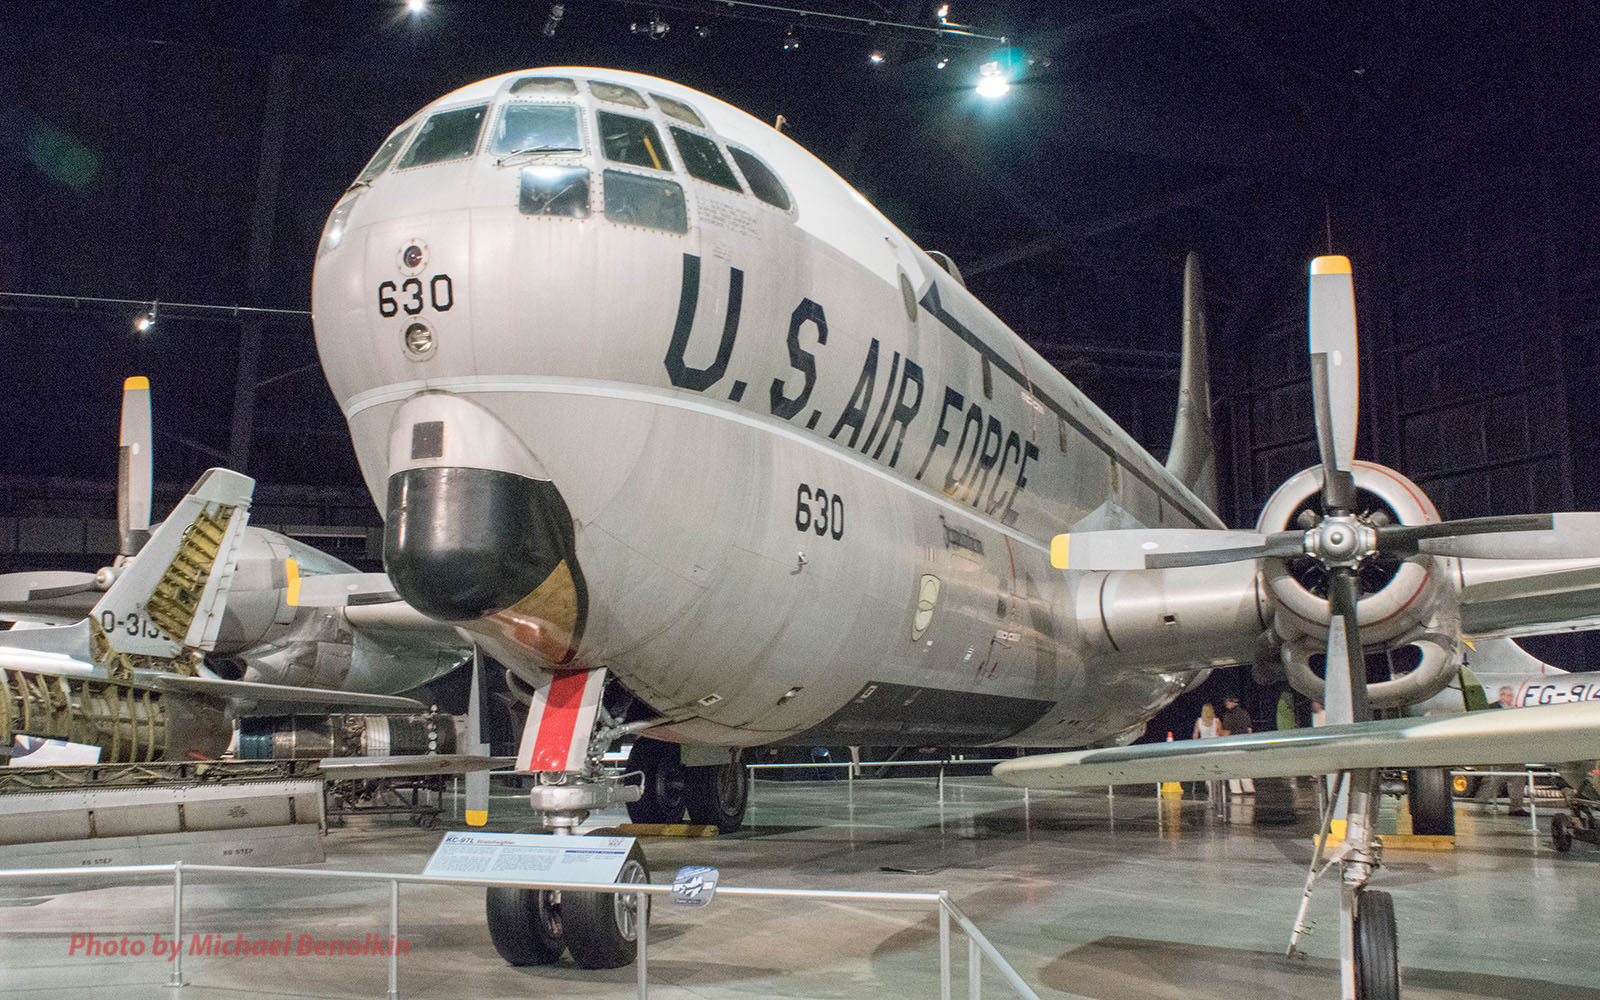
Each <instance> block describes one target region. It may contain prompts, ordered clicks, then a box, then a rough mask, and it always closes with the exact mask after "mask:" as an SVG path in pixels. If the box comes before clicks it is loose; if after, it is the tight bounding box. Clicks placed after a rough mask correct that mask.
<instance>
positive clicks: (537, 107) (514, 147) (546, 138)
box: [489, 104, 583, 155]
mask: <svg viewBox="0 0 1600 1000" xmlns="http://www.w3.org/2000/svg"><path fill="white" fill-rule="evenodd" d="M490 142H491V145H490V147H489V148H490V150H491V151H492V152H495V153H501V154H505V155H510V154H514V153H581V152H583V140H582V139H581V138H579V136H578V109H577V108H575V107H573V106H572V105H570V104H507V105H506V106H505V109H504V110H503V111H501V113H500V120H499V121H498V122H496V123H495V127H494V134H493V138H492V139H491V140H490Z"/></svg>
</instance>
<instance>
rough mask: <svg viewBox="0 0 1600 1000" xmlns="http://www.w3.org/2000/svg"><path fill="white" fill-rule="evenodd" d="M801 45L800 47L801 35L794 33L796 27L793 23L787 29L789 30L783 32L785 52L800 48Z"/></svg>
mask: <svg viewBox="0 0 1600 1000" xmlns="http://www.w3.org/2000/svg"><path fill="white" fill-rule="evenodd" d="M799 47H800V36H799V35H796V34H795V33H794V27H793V25H791V26H790V27H789V30H787V31H785V32H784V33H783V51H785V52H793V51H795V50H796V49H798V48H799Z"/></svg>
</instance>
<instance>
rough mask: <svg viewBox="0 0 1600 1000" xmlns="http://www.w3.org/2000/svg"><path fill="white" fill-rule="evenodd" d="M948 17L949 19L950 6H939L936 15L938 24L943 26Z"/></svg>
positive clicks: (943, 4) (944, 4)
mask: <svg viewBox="0 0 1600 1000" xmlns="http://www.w3.org/2000/svg"><path fill="white" fill-rule="evenodd" d="M949 17H950V5H949V4H947V3H942V4H940V5H939V13H938V18H939V23H940V24H943V23H944V22H945V21H946V20H948V19H949Z"/></svg>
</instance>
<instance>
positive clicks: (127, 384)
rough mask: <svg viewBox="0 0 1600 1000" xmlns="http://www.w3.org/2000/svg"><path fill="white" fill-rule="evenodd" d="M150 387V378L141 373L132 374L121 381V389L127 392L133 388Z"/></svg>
mask: <svg viewBox="0 0 1600 1000" xmlns="http://www.w3.org/2000/svg"><path fill="white" fill-rule="evenodd" d="M148 388H150V380H149V379H147V378H145V377H144V376H143V375H132V376H129V377H128V378H126V379H123V381H122V391H123V392H129V391H131V390H133V389H148Z"/></svg>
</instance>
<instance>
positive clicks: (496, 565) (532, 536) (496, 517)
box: [383, 468, 582, 622]
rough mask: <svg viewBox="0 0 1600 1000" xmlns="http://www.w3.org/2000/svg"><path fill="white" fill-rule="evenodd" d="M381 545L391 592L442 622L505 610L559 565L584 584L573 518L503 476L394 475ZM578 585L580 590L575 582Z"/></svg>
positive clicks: (548, 495)
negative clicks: (578, 569) (579, 570)
mask: <svg viewBox="0 0 1600 1000" xmlns="http://www.w3.org/2000/svg"><path fill="white" fill-rule="evenodd" d="M383 542H384V544H383V565H384V569H385V570H387V571H388V573H389V579H390V580H391V581H393V583H394V586H395V590H396V591H398V592H399V594H400V596H402V597H404V598H405V599H406V601H407V602H408V603H410V604H411V605H412V606H413V607H415V608H416V609H417V610H418V611H421V612H422V613H423V614H426V615H429V616H431V617H433V618H439V619H443V620H445V621H452V622H469V621H473V620H475V619H478V618H482V617H483V616H484V615H488V614H492V613H494V612H497V611H501V610H504V609H506V608H510V607H512V606H513V605H515V604H517V602H518V601H521V600H522V599H523V598H524V597H527V596H528V595H529V594H530V593H532V592H533V591H534V589H535V588H537V587H538V586H539V585H540V584H541V583H543V582H544V581H545V580H546V579H547V578H548V577H550V575H551V574H552V572H555V571H556V570H557V569H558V568H559V567H561V566H562V564H563V563H565V564H566V567H567V569H568V570H569V571H570V572H571V575H572V576H573V577H575V578H577V579H578V580H579V581H581V576H579V574H578V573H577V560H576V558H575V555H574V553H573V527H572V515H571V513H569V512H568V510H567V504H566V501H564V500H563V499H562V498H561V494H560V492H559V491H558V490H557V489H556V487H555V484H554V483H550V482H545V481H542V480H536V479H528V478H526V477H524V476H519V475H516V474H514V473H510V472H496V471H494V470H490V469H464V468H420V469H407V470H405V471H404V472H397V473H395V474H394V475H392V476H390V477H389V515H388V521H387V524H386V525H385V528H384V539H383ZM578 587H579V590H580V592H581V589H582V585H581V582H579V584H578ZM580 602H581V598H580ZM580 614H581V611H580Z"/></svg>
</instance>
